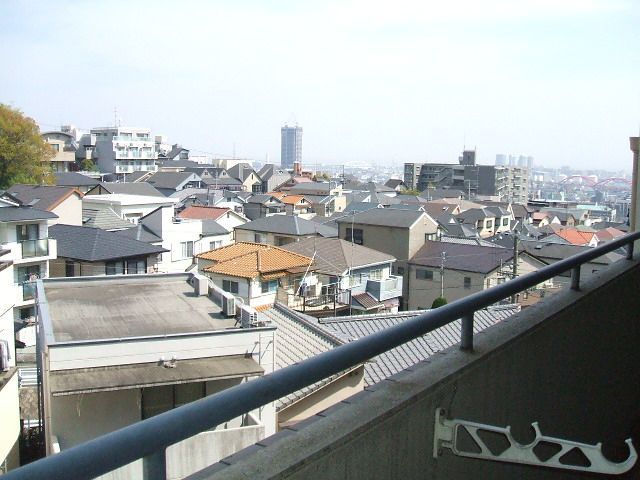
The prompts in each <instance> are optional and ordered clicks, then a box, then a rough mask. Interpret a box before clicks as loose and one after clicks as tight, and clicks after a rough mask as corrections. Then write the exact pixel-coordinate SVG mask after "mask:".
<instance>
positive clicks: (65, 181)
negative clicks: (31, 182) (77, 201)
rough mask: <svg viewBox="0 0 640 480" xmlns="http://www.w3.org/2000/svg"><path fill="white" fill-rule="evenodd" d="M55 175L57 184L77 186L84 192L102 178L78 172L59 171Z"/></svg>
mask: <svg viewBox="0 0 640 480" xmlns="http://www.w3.org/2000/svg"><path fill="white" fill-rule="evenodd" d="M55 177H56V186H58V187H71V188H75V189H76V190H78V191H79V192H81V193H83V194H85V193H87V192H88V191H89V190H91V189H92V188H94V187H96V186H98V185H99V184H100V180H98V179H95V178H91V177H88V176H86V175H82V174H81V173H78V172H59V173H56V174H55Z"/></svg>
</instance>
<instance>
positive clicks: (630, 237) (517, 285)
mask: <svg viewBox="0 0 640 480" xmlns="http://www.w3.org/2000/svg"><path fill="white" fill-rule="evenodd" d="M639 239H640V232H634V233H630V234H627V235H625V236H623V237H619V238H617V239H616V240H612V241H611V242H609V243H606V244H604V245H602V246H599V247H596V248H593V249H590V250H588V251H585V252H582V253H579V254H577V255H574V256H572V257H570V258H567V259H564V260H561V261H559V262H556V263H553V264H551V265H547V266H545V267H543V268H541V269H540V270H537V271H535V272H531V273H528V274H526V275H522V276H520V277H516V278H514V279H512V280H510V281H508V282H505V283H503V284H501V285H497V286H495V287H493V288H490V289H487V290H482V291H480V292H477V293H474V294H472V295H469V296H468V297H465V298H462V299H460V300H457V301H455V302H452V303H449V304H447V305H444V306H442V307H440V308H437V309H433V310H427V311H425V312H424V313H423V314H422V315H419V316H417V317H415V318H413V319H411V320H407V321H405V322H402V323H400V324H397V325H395V326H393V327H391V328H388V329H385V330H383V331H380V332H377V333H375V334H372V335H369V336H367V337H364V338H361V339H359V340H356V341H353V342H349V343H346V344H344V345H341V346H339V347H337V348H334V349H333V350H330V351H327V352H324V353H322V354H320V355H316V356H315V357H312V358H309V359H307V360H304V361H302V362H299V363H297V364H295V365H291V366H289V367H286V368H283V369H281V370H277V371H275V372H273V373H270V374H268V375H265V376H263V377H261V378H258V379H256V380H252V381H250V382H246V383H242V384H240V385H237V386H234V387H232V388H229V389H227V390H223V391H222V392H219V393H216V394H215V395H211V396H209V397H206V398H204V399H202V400H199V401H197V402H194V403H190V404H187V405H184V406H181V407H179V408H176V409H174V410H171V411H169V412H165V413H163V414H161V415H157V416H155V417H153V418H150V419H147V420H144V421H141V422H138V423H135V424H133V425H130V426H127V427H125V428H122V429H120V430H117V431H115V432H112V433H109V434H107V435H104V436H102V437H98V438H96V439H93V440H90V441H88V442H86V443H84V444H81V445H78V446H76V447H74V448H71V449H69V450H67V451H63V452H61V453H59V454H57V455H53V456H50V457H47V458H43V459H40V460H38V461H36V462H33V463H30V464H28V465H26V466H24V467H21V468H19V469H17V470H13V471H11V472H9V473H7V474H6V475H5V477H3V480H5V479H6V480H17V479H25V480H26V479H67V478H76V479H80V478H87V479H88V478H93V477H96V476H99V475H103V474H105V473H107V472H109V471H111V470H114V469H116V468H119V467H121V466H123V465H126V464H128V463H130V462H133V461H135V460H138V459H140V458H143V459H144V464H145V467H146V468H145V471H146V472H147V475H146V478H152V479H164V478H166V450H167V448H168V447H169V446H170V445H173V444H175V443H177V442H180V441H182V440H185V439H187V438H190V437H193V436H194V435H198V434H199V433H201V432H203V431H206V430H209V429H211V428H213V427H214V426H216V425H219V424H221V423H224V422H225V421H229V420H231V419H233V418H236V417H238V416H240V415H243V414H245V413H246V412H250V411H252V410H255V409H256V408H259V407H261V406H263V405H265V404H266V403H269V402H273V401H275V400H277V399H279V398H282V397H284V396H285V395H289V394H291V393H293V392H296V391H298V390H300V389H302V388H305V387H307V386H309V385H312V384H314V383H315V382H317V381H320V380H322V379H325V378H327V377H330V376H331V375H335V374H337V373H340V372H343V371H345V370H347V369H349V368H353V367H354V366H356V365H360V364H362V363H364V362H366V361H368V360H369V359H371V358H373V357H375V356H377V355H380V354H382V353H384V352H386V351H388V350H391V349H393V348H395V347H398V346H400V345H402V344H404V343H406V342H408V341H410V340H413V339H415V338H418V337H420V336H422V335H425V334H426V333H429V332H431V331H433V330H435V329H437V328H440V327H442V326H444V325H447V324H449V323H451V322H453V321H455V320H457V319H460V318H462V322H461V324H462V327H461V335H460V336H461V345H460V347H461V349H462V350H465V351H472V350H473V322H474V312H475V311H476V310H479V309H482V308H485V307H488V306H490V305H493V304H495V303H496V302H499V301H501V300H503V299H505V298H508V297H510V296H512V295H516V294H518V293H520V292H522V291H524V290H526V289H528V288H532V287H534V286H535V285H538V284H540V283H542V282H545V281H546V280H549V279H551V278H553V277H555V276H557V275H560V274H562V273H564V272H566V271H569V270H570V271H571V288H572V289H574V290H579V289H580V268H581V266H582V265H583V264H585V263H588V262H590V261H592V260H594V259H596V258H598V257H600V256H602V255H604V254H606V253H609V252H612V251H614V250H617V249H618V248H622V247H625V246H626V247H627V252H628V253H627V259H629V260H630V259H632V257H633V242H634V241H636V240H639ZM38 298H42V299H43V303H42V304H41V305H40V310H41V311H45V312H48V306H47V303H46V299H45V296H44V286H43V284H42V283H41V282H38Z"/></svg>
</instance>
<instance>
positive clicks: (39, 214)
mask: <svg viewBox="0 0 640 480" xmlns="http://www.w3.org/2000/svg"><path fill="white" fill-rule="evenodd" d="M48 218H58V216H57V215H56V214H55V213H51V212H47V211H46V210H40V209H38V208H32V207H0V222H21V221H27V220H46V219H48Z"/></svg>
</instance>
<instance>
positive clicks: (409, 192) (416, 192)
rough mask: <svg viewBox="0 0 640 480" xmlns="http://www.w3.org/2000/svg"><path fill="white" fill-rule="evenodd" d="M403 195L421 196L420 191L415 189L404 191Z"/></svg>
mask: <svg viewBox="0 0 640 480" xmlns="http://www.w3.org/2000/svg"><path fill="white" fill-rule="evenodd" d="M401 193H402V195H420V190H417V189H415V188H408V189H407V190H403V191H402V192H401Z"/></svg>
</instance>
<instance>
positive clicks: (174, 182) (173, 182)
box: [147, 172, 200, 190]
mask: <svg viewBox="0 0 640 480" xmlns="http://www.w3.org/2000/svg"><path fill="white" fill-rule="evenodd" d="M194 176H195V178H194V180H195V181H199V180H200V177H198V176H197V175H196V174H195V173H191V172H157V173H154V174H153V175H151V176H150V177H149V179H148V180H147V182H148V183H149V184H151V185H153V186H154V187H155V188H166V189H169V190H175V189H177V188H178V187H180V186H181V185H182V184H184V183H185V182H187V181H188V180H189V179H191V178H192V177H194Z"/></svg>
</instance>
